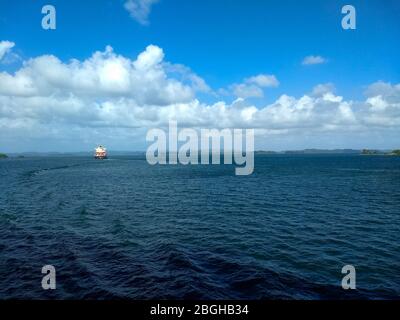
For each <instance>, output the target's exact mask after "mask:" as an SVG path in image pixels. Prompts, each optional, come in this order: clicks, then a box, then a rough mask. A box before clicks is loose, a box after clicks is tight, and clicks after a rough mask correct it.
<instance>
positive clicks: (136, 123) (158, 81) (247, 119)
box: [0, 45, 400, 150]
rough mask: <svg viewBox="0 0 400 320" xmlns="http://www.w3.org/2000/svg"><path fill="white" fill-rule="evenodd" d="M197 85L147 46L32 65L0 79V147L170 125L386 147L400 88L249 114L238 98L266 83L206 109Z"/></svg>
mask: <svg viewBox="0 0 400 320" xmlns="http://www.w3.org/2000/svg"><path fill="white" fill-rule="evenodd" d="M176 72H178V73H180V74H181V75H182V78H181V79H178V78H177V77H176V76H175V74H174V73H176ZM196 77H198V79H197V78H196ZM274 78H275V77H274ZM196 79H197V80H196ZM199 79H201V78H200V77H199V76H197V75H195V74H194V73H193V72H192V71H191V70H190V69H189V68H188V67H185V66H182V65H176V64H171V63H169V62H166V61H164V53H163V50H162V49H161V48H159V47H157V46H154V45H150V46H148V47H147V48H146V49H145V50H144V51H143V52H142V53H140V54H139V55H138V56H137V58H135V59H130V58H127V57H123V56H121V55H118V54H117V53H115V52H114V51H113V49H112V48H111V47H110V46H108V47H107V48H106V50H105V51H102V52H100V51H97V52H94V53H93V55H92V56H91V57H89V58H88V59H86V60H82V61H80V60H71V61H69V62H63V61H61V60H60V59H59V58H57V57H55V56H52V55H43V56H39V57H35V58H32V59H29V60H27V61H25V62H24V64H23V66H22V67H21V68H20V69H19V70H17V71H16V72H15V73H12V74H11V73H8V72H1V73H0V144H1V145H6V146H7V145H11V146H12V145H14V144H15V142H16V141H26V144H25V145H24V146H21V148H24V149H25V150H27V146H28V145H31V143H32V139H33V140H35V139H36V140H35V141H46V144H45V145H49V144H48V141H53V140H54V141H56V142H57V143H54V146H56V147H54V148H57V146H62V145H63V143H64V142H65V141H67V140H68V141H70V143H71V145H74V144H75V145H76V144H77V143H78V142H79V143H81V144H83V143H87V144H88V145H91V144H95V143H97V142H101V141H102V140H103V139H109V140H107V141H111V142H113V143H116V144H118V145H119V146H120V145H121V144H122V143H125V144H124V145H127V146H134V145H137V143H138V142H137V141H138V139H140V137H142V139H144V138H143V137H144V136H145V134H144V133H143V131H144V130H146V128H153V127H158V126H165V125H167V124H168V121H169V120H170V119H175V120H177V121H178V123H179V125H180V126H185V127H195V128H202V127H210V128H226V127H228V128H243V127H251V128H255V129H256V133H257V134H258V135H262V136H263V139H262V141H264V142H265V143H269V141H270V139H275V140H274V141H276V143H277V145H278V146H279V145H281V147H280V148H285V146H286V147H287V146H288V145H287V144H286V145H283V144H282V143H283V141H286V143H289V142H287V141H300V142H302V141H306V140H304V139H305V138H304V137H309V138H308V139H310V140H307V141H316V140H315V139H317V138H318V139H319V140H318V141H321V139H322V138H323V137H326V143H328V145H329V143H331V142H332V141H337V139H336V138H337V137H339V136H340V137H343V143H350V141H351V139H349V137H353V136H354V135H356V134H359V135H361V136H363V137H364V139H365V141H369V140H368V139H372V138H371V137H372V135H373V134H376V136H377V137H382V136H383V137H388V139H389V137H391V139H392V140H393V141H394V139H396V137H397V140H398V137H399V136H400V132H399V131H400V129H399V128H400V84H390V83H385V82H377V83H374V84H372V85H370V86H369V87H368V88H367V90H366V93H367V98H366V100H365V101H351V100H345V99H344V98H343V97H342V96H339V95H336V94H335V93H334V86H333V85H332V84H321V85H318V86H316V87H315V88H314V89H313V91H312V93H311V94H305V95H303V96H301V97H297V98H296V97H292V96H289V95H285V94H284V95H282V96H281V97H279V98H278V99H277V100H276V101H275V102H273V103H271V104H269V105H266V106H264V107H262V108H259V107H256V106H254V105H252V104H250V103H249V102H248V101H246V100H245V99H244V98H245V97H255V96H262V94H263V90H262V87H266V86H267V84H268V86H271V85H272V84H273V82H271V81H264V80H266V78H264V77H258V76H255V77H250V78H247V79H245V80H244V82H243V83H242V84H238V85H236V86H235V87H234V88H233V89H234V90H236V92H235V93H236V95H237V96H238V97H240V98H239V99H237V100H235V101H234V102H233V103H227V102H225V101H219V102H215V103H208V104H207V103H202V102H201V101H199V99H198V98H196V91H202V89H203V90H204V91H207V90H211V89H210V87H209V86H208V85H207V84H206V83H205V81H204V80H199ZM268 79H269V80H271V79H272V77H271V78H268ZM275 79H276V78H275ZM275 83H276V84H277V81H276V82H275ZM204 91H202V92H204ZM278 137H279V139H282V140H281V141H280V142H281V144H279V140H277V139H278ZM328 137H329V139H328ZM40 139H42V140H40ZM132 139H133V140H132ZM296 139H297V140H296ZM301 139H303V140H301ZM313 139H314V140H313ZM388 139H386V140H385V141H388ZM392 140H390V141H392ZM397 140H396V141H397ZM123 141H125V142H123ZM271 141H272V140H271ZM371 141H372V140H371ZM21 143H22V142H21ZM65 143H66V142H65ZM271 143H272V142H271ZM385 143H388V142H385ZM40 145H42V146H43V145H44V144H43V143H42V144H39V146H40ZM298 147H301V145H299V146H298ZM114 148H116V147H114ZM142 148H143V146H142Z"/></svg>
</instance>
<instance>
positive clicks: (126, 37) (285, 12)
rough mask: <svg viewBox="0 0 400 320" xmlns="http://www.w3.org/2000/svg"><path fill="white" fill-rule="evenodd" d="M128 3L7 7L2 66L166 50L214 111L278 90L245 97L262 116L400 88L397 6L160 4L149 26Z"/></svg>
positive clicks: (374, 2) (1, 21)
mask: <svg viewBox="0 0 400 320" xmlns="http://www.w3.org/2000/svg"><path fill="white" fill-rule="evenodd" d="M133 1H134V2H136V1H139V2H140V1H145V0H133ZM125 2H126V0H119V1H118V0H116V1H111V0H108V1H106V0H96V1H78V0H69V1H59V0H52V1H50V2H49V1H47V0H46V1H39V0H36V1H24V0H13V1H11V0H5V1H4V0H3V1H1V2H0V41H1V40H7V41H12V42H13V43H15V46H14V47H13V48H12V52H13V54H14V57H16V58H15V59H8V60H9V61H8V62H7V63H2V64H0V71H3V72H6V73H8V74H10V75H12V74H13V73H14V72H16V71H18V70H19V69H20V68H22V64H23V62H24V61H27V60H28V59H30V58H35V57H39V56H42V55H54V56H55V57H57V58H58V59H60V61H62V62H63V63H68V61H70V59H72V58H74V59H77V60H79V61H84V60H86V59H89V58H90V57H91V56H92V55H93V53H94V52H95V51H104V50H105V47H106V46H107V45H110V46H111V47H112V48H113V50H114V52H115V53H116V54H118V55H122V56H124V57H126V58H129V59H131V60H132V61H133V60H135V59H136V57H137V55H138V54H139V53H141V52H143V51H144V50H145V48H146V47H147V46H148V45H150V44H152V45H155V46H157V47H159V48H162V50H163V53H164V54H165V57H164V61H167V62H169V63H172V64H182V65H184V66H186V67H188V68H190V70H191V72H193V73H195V74H196V75H197V76H199V77H201V78H202V79H203V80H204V81H205V83H207V85H208V86H209V87H210V88H211V89H212V91H213V92H214V94H210V93H204V92H198V93H196V98H197V99H200V100H201V101H202V102H204V103H207V104H212V103H215V102H217V101H219V100H221V99H222V100H224V101H226V103H232V102H233V101H234V100H235V99H236V98H237V96H235V95H234V94H229V93H226V92H225V94H222V96H221V95H220V93H221V92H223V91H229V90H230V89H229V88H232V87H233V86H234V85H235V84H241V83H244V82H246V80H245V79H249V78H250V77H253V76H256V75H260V74H265V75H273V76H275V77H276V79H277V80H278V81H279V85H278V86H269V87H266V88H263V95H262V97H251V96H250V97H248V99H247V101H248V102H249V104H251V105H254V106H256V107H257V108H260V109H261V108H263V107H265V105H267V104H272V103H274V102H275V101H276V100H277V99H279V97H280V96H281V95H289V96H293V97H296V98H300V97H302V96H303V95H305V94H309V93H310V92H311V91H312V90H313V87H315V86H317V85H319V84H326V83H330V84H332V85H333V86H334V87H335V90H333V89H332V91H334V92H335V94H337V95H340V96H343V97H344V99H346V100H348V101H352V100H357V101H362V100H363V99H364V100H365V91H366V90H368V87H369V86H370V85H371V84H373V83H376V82H378V81H381V82H383V83H386V84H389V85H395V84H397V83H399V82H400V62H399V57H400V41H399V39H400V22H399V21H400V19H399V17H400V2H398V1H395V0H393V1H391V0H385V1H378V0H370V1H351V2H348V1H333V0H324V1H311V0H310V1H283V0H279V1H261V0H258V1H256V0H246V1H244V0H235V1H232V0H229V1H228V0H202V1H197V0H196V1H195V0H191V1H182V0H160V1H158V2H157V3H154V4H152V5H150V6H149V9H150V13H149V15H148V17H147V19H148V23H147V24H143V21H142V23H141V22H140V21H138V20H137V19H136V20H135V19H134V18H132V16H130V15H129V12H128V11H127V10H126V8H124V3H125ZM45 4H52V5H54V6H55V7H56V10H57V29H56V30H51V31H45V30H43V29H42V28H41V18H42V16H43V15H42V14H41V8H42V6H43V5H45ZM345 4H351V5H353V6H354V7H355V8H356V10H357V11H356V12H357V29H356V30H343V29H342V27H341V19H342V16H343V15H342V14H341V8H342V6H343V5H345ZM307 56H320V57H322V58H323V59H324V63H321V64H315V65H304V64H302V61H303V59H304V58H305V57H307ZM0 85H1V84H0ZM221 90H222V91H221ZM216 92H218V94H217V95H216V94H215V93H216ZM396 94H397V93H396ZM10 139H11V138H10ZM7 141H8V142H9V141H10V140H7ZM88 143H92V141H90V142H88ZM311 144H312V143H311ZM311 144H310V145H309V146H310V147H312V145H311ZM378 144H379V143H376V146H378ZM82 146H83V144H82ZM123 146H124V147H125V145H123ZM293 146H295V144H294V145H293ZM302 146H308V145H303V144H301V145H299V147H302ZM338 146H339V145H338ZM121 147H122V145H121ZM386 147H389V145H386ZM21 148H24V146H23V145H21Z"/></svg>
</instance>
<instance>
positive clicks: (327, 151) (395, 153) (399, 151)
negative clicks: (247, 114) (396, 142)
mask: <svg viewBox="0 0 400 320" xmlns="http://www.w3.org/2000/svg"><path fill="white" fill-rule="evenodd" d="M255 153H256V154H265V155H269V154H349V155H357V154H358V155H388V156H400V149H395V150H391V151H390V150H373V149H363V150H356V149H303V150H285V151H268V150H257V151H256V152H255Z"/></svg>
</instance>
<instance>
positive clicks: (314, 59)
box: [302, 56, 327, 66]
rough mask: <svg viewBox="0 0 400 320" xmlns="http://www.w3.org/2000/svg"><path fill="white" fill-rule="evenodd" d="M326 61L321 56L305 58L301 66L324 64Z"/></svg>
mask: <svg viewBox="0 0 400 320" xmlns="http://www.w3.org/2000/svg"><path fill="white" fill-rule="evenodd" d="M326 62H327V59H326V58H323V57H321V56H307V57H305V58H304V59H303V62H302V64H303V65H305V66H309V65H313V64H323V63H326Z"/></svg>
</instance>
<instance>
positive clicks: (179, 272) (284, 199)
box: [0, 155, 400, 299]
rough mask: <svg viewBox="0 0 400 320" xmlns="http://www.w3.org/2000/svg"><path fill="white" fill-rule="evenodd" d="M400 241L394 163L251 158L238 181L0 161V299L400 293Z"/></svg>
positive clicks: (398, 168) (82, 161)
mask: <svg viewBox="0 0 400 320" xmlns="http://www.w3.org/2000/svg"><path fill="white" fill-rule="evenodd" d="M399 236H400V158H396V157H389V156H386V157H385V156H371V157H369V156H340V155H338V156H332V155H330V156H324V155H321V156H316V155H314V156H300V155H297V156H295V155H292V156H289V155H288V156H261V155H260V156H257V157H256V161H255V172H254V174H253V175H251V176H247V177H243V176H241V177H238V176H235V175H234V167H233V166H222V165H221V166H202V165H198V166H186V167H185V166H181V165H178V166H150V165H148V164H147V162H146V161H145V159H144V158H143V157H140V156H137V157H120V158H114V159H110V160H106V161H96V160H93V159H91V158H85V157H70V158H67V157H66V158H61V157H59V158H58V157H53V158H26V159H7V160H0V298H2V299H4V298H28V299H30V298H40V299H46V298H62V299H64V298H65V299H111V298H128V299H149V298H175V299H214V298H215V299H222V298H224V299H291V298H294V299H349V298H372V299H388V298H389V299H390V298H399V296H400V246H399V244H400V241H399ZM46 264H51V265H54V266H55V268H56V270H57V289H56V290H54V291H51V290H49V291H45V290H43V289H42V287H41V279H42V274H41V268H42V266H43V265H46ZM346 264H352V265H354V266H355V267H356V270H357V278H356V280H357V290H356V291H351V292H349V291H344V290H343V289H341V279H342V276H343V275H342V274H341V269H342V267H343V266H344V265H346Z"/></svg>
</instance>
